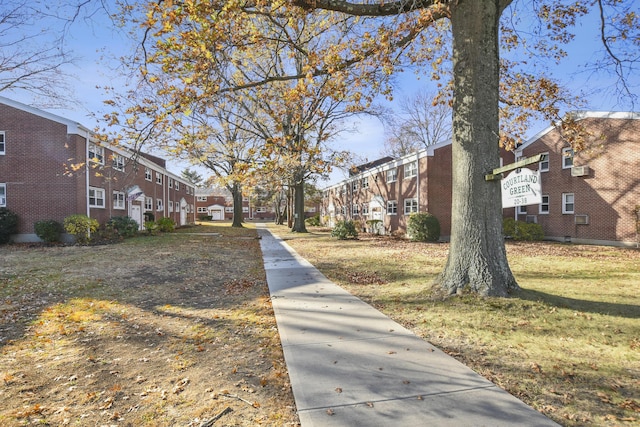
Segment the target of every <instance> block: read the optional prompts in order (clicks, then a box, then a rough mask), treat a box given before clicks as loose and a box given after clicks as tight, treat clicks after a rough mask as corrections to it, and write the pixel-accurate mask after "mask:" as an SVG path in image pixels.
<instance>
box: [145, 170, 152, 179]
mask: <svg viewBox="0 0 640 427" xmlns="http://www.w3.org/2000/svg"><path fill="white" fill-rule="evenodd" d="M144 179H146V180H147V181H151V169H149V168H144Z"/></svg>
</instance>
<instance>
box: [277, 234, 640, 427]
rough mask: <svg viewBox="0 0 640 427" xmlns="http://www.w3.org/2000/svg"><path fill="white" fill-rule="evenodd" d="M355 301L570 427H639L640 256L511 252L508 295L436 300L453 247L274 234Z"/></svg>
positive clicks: (530, 248)
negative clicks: (437, 281)
mask: <svg viewBox="0 0 640 427" xmlns="http://www.w3.org/2000/svg"><path fill="white" fill-rule="evenodd" d="M273 229H274V230H275V231H277V232H278V233H279V234H280V235H281V236H282V237H283V238H284V239H285V240H287V243H289V244H290V245H291V246H292V247H293V248H294V249H295V250H296V251H298V253H300V254H301V255H302V256H304V257H305V258H307V259H308V260H309V261H310V262H311V263H312V264H314V265H315V266H316V267H318V268H319V269H320V270H321V271H322V272H323V273H324V274H325V275H327V276H328V277H329V278H330V279H332V280H334V281H335V282H337V283H338V284H340V285H341V286H343V287H344V288H346V289H347V290H349V291H350V292H351V293H352V294H354V295H356V296H358V297H360V298H362V299H363V300H365V301H367V302H369V303H370V304H372V305H374V306H375V307H376V308H378V309H379V310H381V311H382V312H384V313H385V314H387V315H388V316H389V317H391V318H393V319H394V320H396V321H398V322H399V323H401V324H403V325H405V326H406V327H408V328H410V329H412V330H413V331H414V332H415V333H416V334H417V335H419V336H421V337H423V338H424V339H425V340H427V341H429V342H431V343H432V344H434V345H436V346H438V347H440V348H441V349H442V350H444V351H445V352H447V353H449V354H450V355H452V356H454V357H455V358H457V359H458V360H460V361H461V362H463V363H464V364H466V365H467V366H469V367H471V368H472V369H474V370H475V371H476V372H478V373H480V374H481V375H483V376H485V377H486V378H488V379H490V380H491V381H493V382H494V383H496V384H497V385H499V386H500V387H502V388H504V389H506V390H507V391H509V392H510V393H511V394H513V395H515V396H517V397H518V398H520V399H521V400H523V401H524V402H526V403H528V404H529V405H531V406H533V407H534V408H536V409H537V410H539V411H541V412H542V413H544V414H546V415H547V416H549V417H550V418H552V419H553V420H555V421H556V422H558V423H560V424H561V425H565V426H576V427H577V426H594V427H596V426H640V250H638V249H621V248H612V247H602V246H581V245H565V244H557V243H548V242H540V243H518V242H510V243H508V244H507V254H508V258H509V263H510V265H511V268H512V270H513V272H514V274H515V276H516V279H517V280H518V283H519V284H520V286H521V287H522V290H521V291H519V292H517V293H516V294H515V295H513V297H512V298H476V297H473V296H471V295H465V296H462V297H454V298H449V299H445V300H441V299H437V298H434V297H433V295H432V293H431V292H430V289H431V283H432V282H433V279H434V278H435V277H436V275H437V274H438V273H439V272H440V271H442V268H443V267H444V263H445V260H446V256H447V252H448V250H449V247H448V245H447V244H427V243H416V242H410V241H407V240H404V239H394V238H387V237H377V236H368V235H361V236H360V239H359V240H347V241H338V240H335V239H332V238H330V236H329V234H328V232H327V231H326V230H319V229H314V230H313V233H310V234H307V235H305V234H299V233H298V234H293V233H288V232H287V230H286V229H282V228H276V227H274V228H273Z"/></svg>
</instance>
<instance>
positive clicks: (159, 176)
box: [156, 172, 162, 184]
mask: <svg viewBox="0 0 640 427" xmlns="http://www.w3.org/2000/svg"><path fill="white" fill-rule="evenodd" d="M156 184H162V174H161V173H160V172H156Z"/></svg>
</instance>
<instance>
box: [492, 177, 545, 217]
mask: <svg viewBox="0 0 640 427" xmlns="http://www.w3.org/2000/svg"><path fill="white" fill-rule="evenodd" d="M500 187H501V188H502V208H503V209H504V208H512V207H514V206H526V205H538V204H540V203H542V182H541V181H540V172H539V171H532V170H531V169H527V168H522V169H518V170H514V171H513V172H511V173H510V174H509V175H507V176H506V178H504V179H502V181H500Z"/></svg>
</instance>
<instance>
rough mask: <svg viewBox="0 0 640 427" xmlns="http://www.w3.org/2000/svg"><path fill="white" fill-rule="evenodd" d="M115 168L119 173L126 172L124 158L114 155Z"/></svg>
mask: <svg viewBox="0 0 640 427" xmlns="http://www.w3.org/2000/svg"><path fill="white" fill-rule="evenodd" d="M113 168H114V169H115V170H117V171H120V172H124V157H122V156H120V155H118V154H114V155H113Z"/></svg>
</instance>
